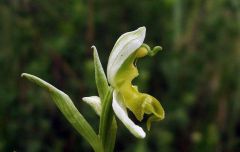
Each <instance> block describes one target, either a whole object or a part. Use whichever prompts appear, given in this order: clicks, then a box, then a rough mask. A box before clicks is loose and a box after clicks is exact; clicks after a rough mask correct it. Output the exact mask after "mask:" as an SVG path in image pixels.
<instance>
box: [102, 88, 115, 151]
mask: <svg viewBox="0 0 240 152" xmlns="http://www.w3.org/2000/svg"><path fill="white" fill-rule="evenodd" d="M112 92H113V89H112V88H110V89H109V90H108V92H107V94H106V95H105V98H104V100H103V102H102V113H101V118H100V126H99V135H100V139H101V141H102V144H103V147H104V149H105V151H109V152H110V151H113V148H114V144H115V137H116V129H117V125H116V120H115V119H113V118H114V117H113V111H112V108H111V106H112ZM113 120H114V121H113ZM108 137H109V138H108ZM108 140H111V141H108ZM109 144H111V145H109Z"/></svg>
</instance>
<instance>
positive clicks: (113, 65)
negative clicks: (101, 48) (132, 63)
mask: <svg viewBox="0 0 240 152" xmlns="http://www.w3.org/2000/svg"><path fill="white" fill-rule="evenodd" d="M145 33H146V28H145V27H140V28H138V29H137V30H135V31H132V32H127V33H125V34H123V35H121V36H120V37H119V39H118V40H117V42H116V43H115V45H114V47H113V49H112V52H111V54H110V56H109V60H108V65H107V77H108V81H109V83H110V84H111V85H112V86H114V78H115V76H116V74H117V72H118V70H119V69H120V68H121V66H122V64H123V63H124V62H125V61H126V60H127V59H128V57H129V56H130V55H132V54H133V53H134V51H136V50H137V49H138V48H139V47H140V46H141V45H142V44H143V41H144V38H145Z"/></svg>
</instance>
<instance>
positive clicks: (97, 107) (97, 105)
mask: <svg viewBox="0 0 240 152" xmlns="http://www.w3.org/2000/svg"><path fill="white" fill-rule="evenodd" d="M82 100H83V101H84V102H86V103H87V104H89V105H90V106H91V107H92V108H93V109H94V111H95V112H96V113H97V115H99V116H100V115H101V112H102V106H101V100H100V98H99V97H98V96H91V97H83V98H82Z"/></svg>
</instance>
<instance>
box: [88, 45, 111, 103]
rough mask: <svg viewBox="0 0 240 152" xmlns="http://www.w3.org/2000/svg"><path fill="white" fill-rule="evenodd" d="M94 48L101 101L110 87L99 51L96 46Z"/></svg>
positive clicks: (96, 76)
mask: <svg viewBox="0 0 240 152" xmlns="http://www.w3.org/2000/svg"><path fill="white" fill-rule="evenodd" d="M92 48H93V58H94V67H95V81H96V85H97V90H98V94H99V96H100V99H101V101H103V100H104V97H105V95H106V94H107V91H108V89H109V86H108V82H107V78H106V75H105V73H104V70H103V68H102V64H101V61H100V59H99V56H98V52H97V49H96V47H95V46H92Z"/></svg>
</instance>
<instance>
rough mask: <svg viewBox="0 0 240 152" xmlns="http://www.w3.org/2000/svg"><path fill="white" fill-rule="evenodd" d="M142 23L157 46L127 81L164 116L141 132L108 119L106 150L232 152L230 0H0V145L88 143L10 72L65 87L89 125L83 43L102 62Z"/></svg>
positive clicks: (234, 18) (235, 137) (235, 27)
mask: <svg viewBox="0 0 240 152" xmlns="http://www.w3.org/2000/svg"><path fill="white" fill-rule="evenodd" d="M143 25H144V26H146V27H147V36H146V40H145V42H146V43H148V44H150V45H151V46H154V45H161V46H162V47H163V48H164V51H162V52H160V53H159V54H158V55H157V56H155V57H154V58H145V59H142V60H141V61H139V62H138V67H139V70H140V76H139V77H138V78H137V79H136V80H135V81H134V83H135V84H137V85H138V86H139V88H140V90H141V91H143V92H148V93H150V94H152V95H153V96H155V97H156V98H158V99H160V100H161V103H162V105H163V107H164V108H165V111H166V118H165V120H164V121H161V122H160V123H154V124H153V127H152V129H151V131H150V132H148V135H147V138H146V139H145V140H139V139H136V138H134V137H133V136H132V135H131V134H130V133H129V132H128V130H127V129H126V128H125V127H124V126H123V125H122V124H121V123H118V124H119V132H118V136H117V143H116V151H119V152H156V151H157V152H171V151H173V152H174V151H182V152H192V151H194V152H203V151H209V152H212V151H219V152H220V151H229V152H236V151H240V119H239V115H240V101H239V99H240V63H239V62H240V2H239V1H238V0H194V1H193V0H142V1H139V0H131V1H130V0H121V1H111V0H102V1H97V0H60V1H59V0H34V1H33V0H5V1H4V0H2V1H0V151H6V152H7V151H14V150H16V151H24V152H40V151H68V152H69V151H73V152H75V151H81V152H87V151H91V148H90V146H89V145H88V144H87V143H86V142H85V141H83V139H82V138H81V136H79V135H78V133H77V132H76V131H75V130H74V129H73V128H72V127H71V126H70V124H69V123H68V122H67V121H66V119H65V118H64V117H63V116H62V114H61V113H60V112H59V111H58V109H57V108H56V106H55V105H54V104H53V102H52V101H51V99H50V97H49V95H48V94H47V93H46V92H44V91H43V90H41V89H39V88H38V87H37V86H35V85H33V84H31V83H29V82H28V81H26V80H24V79H21V78H20V74H21V73H22V72H28V73H31V74H34V75H37V76H39V77H41V78H43V79H45V80H47V81H48V82H50V83H52V84H53V85H55V86H56V87H58V88H60V89H61V90H63V91H65V92H66V93H67V94H69V95H70V97H71V98H72V99H73V101H74V103H75V104H76V106H77V107H78V109H79V110H80V112H81V113H83V115H84V116H86V118H87V120H89V121H90V122H91V124H92V125H93V126H94V127H95V129H96V130H97V124H98V118H97V116H96V115H95V114H94V112H93V111H92V110H91V109H90V107H88V106H87V105H85V104H84V103H82V102H81V98H82V97H84V96H89V95H95V94H96V87H95V82H94V68H93V59H92V50H91V48H90V47H91V45H96V46H97V48H98V51H99V54H100V57H101V59H102V62H103V65H104V67H106V63H107V59H108V55H109V53H110V51H111V49H112V47H113V45H114V43H115V41H116V40H117V38H118V37H119V36H120V35H121V34H122V33H125V32H127V31H131V30H135V29H136V28H137V27H139V26H143ZM141 125H142V126H143V127H145V124H144V123H143V124H141Z"/></svg>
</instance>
